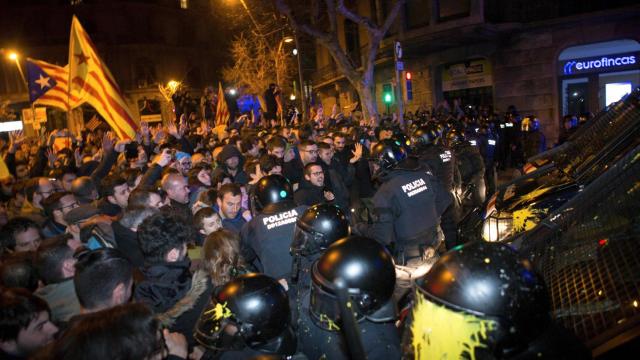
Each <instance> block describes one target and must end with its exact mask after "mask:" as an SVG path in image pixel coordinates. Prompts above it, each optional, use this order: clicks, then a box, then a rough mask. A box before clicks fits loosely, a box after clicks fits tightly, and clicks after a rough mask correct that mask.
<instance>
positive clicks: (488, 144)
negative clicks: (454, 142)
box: [478, 128, 498, 195]
mask: <svg viewBox="0 0 640 360" xmlns="http://www.w3.org/2000/svg"><path fill="white" fill-rule="evenodd" d="M497 145H498V138H497V137H496V135H494V134H493V132H492V131H491V130H489V129H488V128H487V129H483V132H481V134H480V138H479V143H478V149H479V150H480V154H481V155H482V159H483V160H484V167H485V175H484V178H485V184H486V187H487V195H491V194H493V193H494V192H495V191H496V168H495V162H494V159H495V157H496V149H497Z"/></svg>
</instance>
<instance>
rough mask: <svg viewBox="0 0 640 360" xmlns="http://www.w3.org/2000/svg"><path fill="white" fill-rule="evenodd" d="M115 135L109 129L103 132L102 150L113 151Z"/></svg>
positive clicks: (105, 151)
mask: <svg viewBox="0 0 640 360" xmlns="http://www.w3.org/2000/svg"><path fill="white" fill-rule="evenodd" d="M115 142H116V140H115V135H113V133H112V132H111V131H108V132H106V133H104V136H103V137H102V150H103V152H104V153H105V154H106V153H108V152H111V151H113V146H114V144H115Z"/></svg>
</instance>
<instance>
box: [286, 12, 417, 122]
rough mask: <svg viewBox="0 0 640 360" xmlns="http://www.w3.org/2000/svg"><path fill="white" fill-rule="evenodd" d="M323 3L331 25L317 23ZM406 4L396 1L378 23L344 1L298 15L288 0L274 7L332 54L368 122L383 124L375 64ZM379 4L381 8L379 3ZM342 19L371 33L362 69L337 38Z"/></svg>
mask: <svg viewBox="0 0 640 360" xmlns="http://www.w3.org/2000/svg"><path fill="white" fill-rule="evenodd" d="M321 1H323V2H324V6H322V7H324V10H325V12H326V20H327V21H325V22H319V21H317V19H318V18H319V9H320V7H321V6H320V2H321ZM405 1H406V0H396V2H395V3H394V4H393V7H392V8H391V10H390V11H389V12H388V14H387V17H386V19H384V20H382V21H379V22H378V23H377V22H376V21H374V20H373V19H372V18H370V17H368V16H363V15H360V14H358V13H357V12H355V11H353V10H351V9H350V8H348V7H347V6H346V5H345V3H344V0H316V1H314V4H313V5H312V6H310V7H309V6H307V11H294V10H293V9H292V6H290V5H289V3H288V2H287V1H286V0H274V3H275V5H276V8H277V9H278V11H279V12H280V13H282V14H283V15H285V16H286V17H287V18H288V19H289V22H290V24H291V26H293V27H294V28H295V29H296V30H298V31H302V32H304V33H306V34H308V35H309V36H311V37H313V38H314V39H316V41H317V42H318V43H319V44H320V45H322V46H324V47H325V48H326V49H327V50H328V51H329V53H330V54H331V56H332V57H333V59H334V60H335V62H336V65H337V66H338V70H339V71H341V72H342V73H343V74H344V76H345V77H346V78H347V80H348V81H349V82H350V83H351V85H352V86H353V87H354V89H355V90H356V91H357V93H358V95H359V97H360V102H361V103H362V106H363V110H364V112H365V116H366V117H367V118H369V117H375V118H376V121H379V119H378V118H379V117H378V108H377V105H376V97H375V81H374V78H373V71H374V67H375V60H376V57H377V55H378V50H379V48H380V43H381V42H382V39H383V38H384V36H385V34H386V33H387V31H388V30H389V28H390V27H391V25H392V24H393V22H394V21H395V19H396V18H397V16H398V14H399V13H400V9H401V8H402V6H403V5H404V3H405ZM376 3H377V4H380V2H379V1H376ZM308 9H311V10H310V11H309V10H308ZM338 16H342V17H344V18H347V19H349V20H351V21H353V22H355V23H356V24H358V25H359V26H362V27H364V28H365V29H366V30H367V34H368V41H367V47H366V52H365V55H364V57H363V64H362V67H359V66H358V65H357V64H356V63H354V61H352V59H350V57H349V55H348V54H347V52H346V50H345V49H343V48H342V47H341V46H340V42H339V40H338V36H337V23H338Z"/></svg>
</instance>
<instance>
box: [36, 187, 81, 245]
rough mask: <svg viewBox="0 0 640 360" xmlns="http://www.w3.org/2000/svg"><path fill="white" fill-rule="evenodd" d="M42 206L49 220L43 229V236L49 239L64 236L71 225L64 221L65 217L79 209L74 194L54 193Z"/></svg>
mask: <svg viewBox="0 0 640 360" xmlns="http://www.w3.org/2000/svg"><path fill="white" fill-rule="evenodd" d="M42 205H43V207H44V212H45V214H46V215H47V218H48V219H47V221H46V222H45V224H44V226H43V228H42V234H43V235H44V236H45V237H47V238H48V237H53V236H56V235H61V234H64V233H65V232H66V229H67V226H68V225H69V224H67V222H66V221H65V219H64V217H65V215H67V214H68V213H69V211H71V210H72V209H74V208H76V207H78V202H77V201H76V198H75V197H74V196H73V194H72V193H70V192H60V193H54V194H52V195H51V196H49V197H48V198H46V199H45V200H44V201H43V202H42Z"/></svg>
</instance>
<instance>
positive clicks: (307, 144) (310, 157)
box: [283, 140, 318, 189]
mask: <svg viewBox="0 0 640 360" xmlns="http://www.w3.org/2000/svg"><path fill="white" fill-rule="evenodd" d="M298 151H299V152H300V158H294V159H293V160H291V161H289V162H286V163H285V164H284V167H283V172H284V176H285V177H286V178H287V179H289V181H290V182H291V183H292V184H294V185H293V187H294V189H297V186H298V185H299V184H300V182H301V181H302V179H303V174H302V173H303V172H304V167H305V166H307V165H308V164H312V163H315V162H316V161H317V160H318V145H317V144H316V143H315V142H313V141H311V140H303V141H301V142H300V144H299V145H298Z"/></svg>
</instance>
